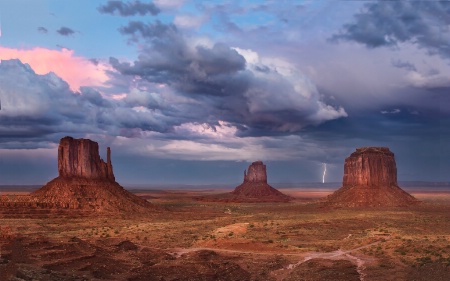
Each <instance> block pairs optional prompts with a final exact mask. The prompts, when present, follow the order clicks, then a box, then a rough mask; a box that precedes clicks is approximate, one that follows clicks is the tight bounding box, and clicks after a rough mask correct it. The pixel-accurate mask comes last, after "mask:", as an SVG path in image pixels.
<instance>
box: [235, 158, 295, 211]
mask: <svg viewBox="0 0 450 281" xmlns="http://www.w3.org/2000/svg"><path fill="white" fill-rule="evenodd" d="M231 195H232V198H233V199H232V200H231V201H235V202H287V201H290V200H292V199H293V198H292V197H290V196H287V195H285V194H283V193H281V192H280V191H278V190H276V189H275V188H273V187H271V186H270V185H268V184H267V172H266V165H264V164H263V162H262V161H256V162H253V163H252V164H251V165H250V166H249V167H248V169H247V171H244V182H243V183H242V184H241V185H239V186H237V187H236V188H235V189H234V191H233V192H231Z"/></svg>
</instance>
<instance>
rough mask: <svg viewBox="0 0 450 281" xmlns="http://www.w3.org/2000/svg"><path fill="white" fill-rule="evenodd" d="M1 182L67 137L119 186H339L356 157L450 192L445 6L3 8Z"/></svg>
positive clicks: (333, 2) (85, 0) (35, 170)
mask: <svg viewBox="0 0 450 281" xmlns="http://www.w3.org/2000/svg"><path fill="white" fill-rule="evenodd" d="M0 26H1V27H0V60H1V63H0V101H1V109H0V185H2V184H3V185H11V184H17V185H20V184H44V183H45V182H47V181H49V180H51V179H52V178H54V177H56V176H57V147H58V143H59V140H60V139H61V138H62V137H64V136H72V137H75V138H89V139H91V140H94V141H96V142H98V143H99V145H100V148H101V152H100V153H101V156H102V157H103V158H104V159H105V154H106V147H107V146H110V147H111V149H112V162H113V166H114V172H115V175H116V179H117V180H118V182H119V183H122V184H190V185H192V184H193V185H202V184H230V185H232V184H236V183H239V182H241V181H242V179H243V172H244V169H246V168H247V167H248V165H249V164H250V163H251V162H253V161H257V160H262V161H264V163H265V164H266V165H267V173H268V181H269V183H300V182H322V179H323V172H324V168H325V164H326V168H327V170H326V175H325V177H324V179H325V182H341V181H342V176H343V168H344V160H345V158H346V157H348V156H349V155H350V154H351V153H352V152H353V151H354V150H355V149H356V148H357V147H364V146H385V147H389V148H390V149H391V151H392V152H394V154H395V157H396V161H397V170H398V179H399V181H436V182H438V181H439V182H449V181H450V2H449V1H340V0H324V1H319V0H314V1H313V0H303V1H302V0H298V1H295V0H288V1H278V0H277V1H270V0H269V1H257V0H254V1H231V0H230V1H225V0H222V1H196V0H155V1H144V0H142V1H104V0H102V1H93V0H80V1H68V0H67V1H60V0H33V1H32V0H14V1H13V0H0Z"/></svg>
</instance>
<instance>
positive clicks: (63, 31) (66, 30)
mask: <svg viewBox="0 0 450 281" xmlns="http://www.w3.org/2000/svg"><path fill="white" fill-rule="evenodd" d="M56 32H58V33H59V34H60V35H62V36H70V35H72V34H74V33H75V31H74V30H73V29H71V28H68V27H66V26H63V27H61V28H60V29H58V30H57V31H56Z"/></svg>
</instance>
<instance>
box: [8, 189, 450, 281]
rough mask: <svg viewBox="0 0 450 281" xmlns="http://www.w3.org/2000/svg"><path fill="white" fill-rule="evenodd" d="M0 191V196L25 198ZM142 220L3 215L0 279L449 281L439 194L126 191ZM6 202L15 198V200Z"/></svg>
mask: <svg viewBox="0 0 450 281" xmlns="http://www.w3.org/2000/svg"><path fill="white" fill-rule="evenodd" d="M32 189H33V188H31V189H26V188H22V189H20V188H17V187H16V188H15V189H14V192H13V191H11V190H8V189H7V188H3V189H1V194H0V196H6V195H5V194H8V195H7V196H19V195H24V194H27V193H29V192H31V191H33V190H32ZM129 190H130V191H132V192H133V193H134V194H136V195H138V196H139V197H141V198H144V199H146V200H148V201H150V202H151V203H152V204H153V205H154V206H155V209H154V210H153V211H152V212H151V213H150V214H145V215H142V214H139V213H134V214H119V213H117V214H92V213H83V212H82V211H79V212H77V211H73V210H72V211H70V212H69V211H64V210H61V211H56V210H35V211H33V212H32V211H28V212H27V211H26V210H25V209H24V210H25V211H24V212H20V211H18V210H8V209H2V210H1V214H0V227H1V239H0V246H1V252H0V280H366V281H368V280H434V281H438V280H449V277H450V190H449V189H448V188H439V189H433V187H429V186H423V187H422V188H417V187H416V188H413V189H405V190H406V191H408V192H409V193H410V194H412V195H413V196H415V197H416V198H417V199H419V200H420V201H421V203H419V204H416V205H412V206H407V207H391V208H386V207H383V208H373V207H372V208H333V207H330V206H327V205H324V204H322V203H321V202H322V199H323V198H325V197H326V196H327V195H329V194H331V193H332V192H333V191H334V190H333V189H330V188H317V187H315V188H286V189H283V188H280V189H279V190H280V191H281V192H283V193H284V194H286V195H289V196H292V197H294V198H295V199H294V200H292V201H290V202H287V203H285V202H281V203H231V202H208V201H205V200H201V198H204V197H205V196H209V195H216V194H219V193H223V192H229V191H231V190H228V189H224V190H220V189H202V188H191V189H189V190H188V189H179V190H176V189H165V190H156V189H152V190H149V189H139V190H137V189H136V190H133V189H129ZM14 194H17V195H14Z"/></svg>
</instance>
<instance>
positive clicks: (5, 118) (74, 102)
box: [0, 60, 179, 148]
mask: <svg viewBox="0 0 450 281" xmlns="http://www.w3.org/2000/svg"><path fill="white" fill-rule="evenodd" d="M0 84H1V85H2V87H1V89H0V99H1V101H2V109H1V111H0V136H1V138H0V148H5V147H8V148H14V147H18V148H19V147H20V148H24V147H26V145H25V143H30V144H31V145H32V146H34V147H36V145H37V144H38V143H47V145H48V144H49V143H52V142H57V141H59V138H61V136H65V135H73V136H84V135H86V134H107V135H111V136H119V135H129V134H130V132H133V131H134V130H136V129H137V130H139V131H155V132H165V131H168V130H169V129H170V128H171V127H173V126H174V125H177V124H179V123H177V122H178V121H177V120H176V118H169V117H167V116H165V115H164V113H162V112H161V111H160V110H158V108H159V107H161V106H159V103H162V101H158V100H157V98H155V97H154V96H152V94H150V93H146V92H139V93H130V94H129V96H128V97H127V98H126V99H124V100H119V101H117V100H113V99H106V98H104V97H102V96H101V95H100V93H99V92H98V91H96V90H94V89H92V88H89V87H81V91H80V92H79V93H74V92H72V91H71V90H70V88H69V85H68V84H67V83H66V82H65V81H63V80H61V78H59V77H58V76H56V75H55V74H54V73H49V74H46V75H38V74H36V73H35V72H34V71H33V70H32V69H31V68H30V66H29V65H27V64H22V63H21V62H20V61H19V60H9V61H8V60H4V61H2V63H1V64H0ZM165 110H166V111H167V112H170V110H171V107H170V106H167V108H166V109H165Z"/></svg>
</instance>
